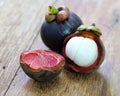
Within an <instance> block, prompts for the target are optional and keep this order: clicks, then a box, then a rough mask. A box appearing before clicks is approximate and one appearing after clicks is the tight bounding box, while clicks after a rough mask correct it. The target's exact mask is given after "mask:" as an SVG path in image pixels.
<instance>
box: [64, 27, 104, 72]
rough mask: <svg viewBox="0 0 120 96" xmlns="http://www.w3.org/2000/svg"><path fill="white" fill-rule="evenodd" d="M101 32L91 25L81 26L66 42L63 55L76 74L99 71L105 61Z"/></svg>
mask: <svg viewBox="0 0 120 96" xmlns="http://www.w3.org/2000/svg"><path fill="white" fill-rule="evenodd" d="M100 35H101V32H100V30H99V29H98V28H97V27H95V25H91V26H90V27H88V28H87V27H86V26H84V25H81V26H80V27H79V28H78V29H77V31H76V33H73V34H72V35H69V36H68V37H67V38H66V39H65V40H64V47H63V55H64V57H65V59H66V61H67V66H68V67H69V68H71V69H73V70H74V71H76V72H80V73H88V72H91V71H93V70H95V69H97V68H98V67H99V66H100V64H101V63H102V62H103V60H104V56H105V48H104V45H103V42H102V41H101V39H100Z"/></svg>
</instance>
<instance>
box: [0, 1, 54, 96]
mask: <svg viewBox="0 0 120 96" xmlns="http://www.w3.org/2000/svg"><path fill="white" fill-rule="evenodd" d="M53 2H54V0H52V1H50V0H49V1H47V0H44V1H41V0H36V1H34V0H0V50H1V52H0V96H3V95H4V94H5V93H6V91H7V90H8V88H9V85H10V84H11V82H12V80H13V79H14V76H15V75H16V72H17V70H18V68H19V55H20V52H21V51H23V50H25V49H29V47H30V46H31V44H32V42H33V41H34V39H35V37H36V36H37V35H38V33H39V28H40V26H41V23H42V21H43V18H44V17H43V16H44V14H45V10H46V9H47V6H48V5H51V4H52V3H53Z"/></svg>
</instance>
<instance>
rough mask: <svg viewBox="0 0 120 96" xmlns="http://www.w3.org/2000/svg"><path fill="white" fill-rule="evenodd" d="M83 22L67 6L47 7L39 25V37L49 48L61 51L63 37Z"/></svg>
mask: <svg viewBox="0 0 120 96" xmlns="http://www.w3.org/2000/svg"><path fill="white" fill-rule="evenodd" d="M81 24H83V23H82V21H81V19H80V18H79V17H78V16H77V15H76V14H75V13H74V12H71V11H69V9H68V8H67V7H59V8H56V7H54V6H49V7H48V13H47V14H46V16H45V21H44V22H43V24H42V26H41V32H40V34H41V38H42V40H43V42H44V44H45V45H46V46H47V47H49V48H50V49H51V50H53V51H56V52H58V53H62V48H63V41H64V39H65V38H66V37H67V36H68V35H70V34H72V33H74V32H75V30H76V29H77V28H78V27H79V26H80V25H81Z"/></svg>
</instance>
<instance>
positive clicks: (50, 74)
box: [20, 63, 62, 81]
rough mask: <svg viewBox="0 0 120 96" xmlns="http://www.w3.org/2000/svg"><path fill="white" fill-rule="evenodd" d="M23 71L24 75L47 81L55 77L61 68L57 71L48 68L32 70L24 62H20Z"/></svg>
mask: <svg viewBox="0 0 120 96" xmlns="http://www.w3.org/2000/svg"><path fill="white" fill-rule="evenodd" d="M20 65H21V67H22V69H23V71H24V72H25V74H26V75H28V76H29V77H30V78H32V79H34V80H36V81H49V80H52V79H55V78H56V77H57V76H58V75H59V74H60V72H61V70H62V68H61V69H59V70H57V71H55V72H54V71H49V70H39V71H33V70H31V69H29V68H28V66H26V65H25V64H22V63H20Z"/></svg>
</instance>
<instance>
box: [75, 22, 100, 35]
mask: <svg viewBox="0 0 120 96" xmlns="http://www.w3.org/2000/svg"><path fill="white" fill-rule="evenodd" d="M77 31H78V32H82V31H90V32H93V33H94V34H95V35H97V36H101V35H102V33H101V31H100V29H99V28H97V27H96V26H95V24H92V25H91V26H89V27H86V26H85V25H81V26H80V27H78V28H77Z"/></svg>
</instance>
